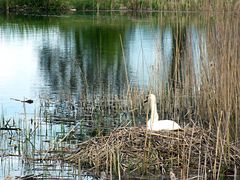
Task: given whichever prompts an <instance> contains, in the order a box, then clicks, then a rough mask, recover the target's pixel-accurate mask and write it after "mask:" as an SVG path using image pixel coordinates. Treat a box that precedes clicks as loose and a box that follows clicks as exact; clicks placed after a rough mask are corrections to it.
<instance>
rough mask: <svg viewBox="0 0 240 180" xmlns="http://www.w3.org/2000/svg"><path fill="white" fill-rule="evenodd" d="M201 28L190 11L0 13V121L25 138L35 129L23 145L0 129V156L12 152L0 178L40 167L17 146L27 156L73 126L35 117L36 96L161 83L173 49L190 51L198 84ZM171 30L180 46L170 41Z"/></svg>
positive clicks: (121, 90)
mask: <svg viewBox="0 0 240 180" xmlns="http://www.w3.org/2000/svg"><path fill="white" fill-rule="evenodd" d="M204 26H205V21H204V20H203V16H202V15H197V14H171V13H166V14H148V15H133V16H131V15H123V16H121V15H119V14H117V15H114V14H102V15H97V14H82V15H67V16H50V17H45V16H14V15H8V16H3V15H2V16H0V105H1V109H2V110H1V113H2V117H4V122H1V125H2V126H3V125H4V123H6V120H9V124H11V123H12V124H14V123H17V124H18V126H17V127H19V128H21V129H22V130H24V134H25V136H26V137H27V136H28V134H29V132H32V131H36V133H32V134H31V133H30V134H31V135H30V137H31V138H32V139H31V142H28V141H26V142H25V143H26V147H24V142H19V141H20V139H19V141H16V142H13V144H11V143H9V141H8V140H7V139H8V132H6V131H2V132H1V133H2V134H1V137H2V138H3V140H7V141H6V143H4V144H2V145H1V151H0V152H1V154H2V156H3V154H4V153H10V154H11V153H12V154H14V155H16V156H13V157H9V156H6V157H2V158H1V160H2V161H1V163H2V166H1V168H0V178H3V177H6V176H7V175H9V176H12V177H13V176H21V175H26V174H31V173H35V174H41V173H46V170H45V171H44V170H43V169H44V168H38V164H37V163H36V164H28V163H29V162H22V161H21V160H22V158H23V157H22V156H24V155H26V154H25V153H26V152H22V151H31V152H32V153H33V154H34V153H36V152H35V150H37V149H41V150H44V149H46V150H47V149H49V148H51V143H50V142H54V140H55V139H56V137H57V136H58V135H60V136H61V137H64V135H66V133H67V132H69V131H70V130H71V128H73V127H74V126H75V124H74V125H72V124H70V123H51V122H50V123H49V122H46V119H44V117H39V114H41V113H42V112H39V106H40V104H41V102H40V100H39V99H41V98H42V99H45V100H46V99H49V100H50V101H58V100H59V101H61V98H62V97H63V96H64V97H65V99H68V97H71V101H73V102H78V101H79V99H81V98H82V97H88V98H89V97H95V96H99V97H100V96H102V95H104V94H111V95H113V96H114V95H122V96H123V95H124V94H125V93H126V92H127V90H128V88H129V87H132V88H133V87H138V88H139V89H141V90H145V91H147V90H148V88H149V87H151V89H152V90H153V91H156V90H158V89H162V88H164V87H165V85H166V84H168V83H171V79H172V78H173V75H172V77H171V74H172V70H173V66H174V59H175V58H174V57H175V53H174V52H175V51H176V48H180V49H178V50H179V51H186V52H187V53H188V54H191V56H193V62H192V64H193V74H194V77H195V79H196V84H195V85H196V86H195V87H194V88H196V89H197V88H198V86H199V85H200V83H201V78H200V71H201V63H202V62H201V58H200V57H203V56H206V51H207V49H206V37H205V36H206V32H205V28H204ZM178 31H180V33H179V34H180V36H181V38H179V39H180V42H179V44H181V45H182V46H180V47H176V39H177V37H176V34H177V33H176V32H178ZM121 39H122V42H121ZM182 56H183V57H184V53H182ZM205 59H206V61H207V58H205ZM183 71H184V68H183ZM169 76H170V78H169ZM46 97H47V98H46ZM11 98H16V99H20V100H24V99H33V100H34V103H33V104H31V105H28V104H26V105H25V107H23V103H21V102H17V101H14V100H12V99H11ZM60 104H61V103H60ZM61 106H62V104H61ZM67 107H69V106H68V105H67ZM51 108H52V110H53V111H54V109H55V108H56V106H54V105H53V106H50V107H49V108H47V109H46V111H48V112H50V111H51ZM57 114H58V113H56V114H55V115H57ZM63 114H65V115H66V114H67V112H64V113H63ZM41 115H42V114H41ZM66 116H67V117H69V115H66ZM72 116H75V115H72ZM34 117H35V118H34ZM30 118H32V122H30V121H29V119H30ZM2 119H3V118H2ZM42 119H44V121H42ZM15 121H16V122H15ZM13 133H16V132H15V131H13ZM33 134H34V135H33ZM61 134H62V135H61ZM12 136H13V137H18V134H13V135H12ZM18 138H19V137H18ZM32 143H33V144H34V147H33V146H32V145H31V144H32ZM18 146H21V148H19V147H18ZM14 147H17V148H14ZM9 148H10V149H9ZM25 148H26V149H25ZM19 151H21V153H19ZM30 154H31V153H30ZM8 155H9V154H8ZM48 163H49V162H47V164H48ZM58 163H59V162H58ZM44 165H45V166H46V164H44ZM39 166H42V164H41V163H40V165H39ZM62 167H65V168H66V169H62ZM37 169H40V170H37ZM56 169H61V170H58V171H57V170H56ZM47 172H48V173H49V174H50V175H52V176H57V175H58V176H61V177H68V178H76V176H77V174H78V172H77V171H76V170H74V168H73V167H72V166H71V165H65V166H62V165H61V163H59V164H56V166H55V167H54V170H53V172H51V170H49V169H48V170H47ZM68 172H70V173H68ZM69 174H70V175H69Z"/></svg>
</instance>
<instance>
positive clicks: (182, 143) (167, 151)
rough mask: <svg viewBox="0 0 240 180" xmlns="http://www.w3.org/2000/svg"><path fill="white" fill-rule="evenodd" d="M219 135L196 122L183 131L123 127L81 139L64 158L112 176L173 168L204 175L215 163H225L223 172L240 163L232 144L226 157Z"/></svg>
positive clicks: (184, 174)
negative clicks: (106, 134)
mask: <svg viewBox="0 0 240 180" xmlns="http://www.w3.org/2000/svg"><path fill="white" fill-rule="evenodd" d="M217 139H218V137H216V136H215V135H214V134H213V133H212V132H208V131H205V130H203V129H202V128H199V127H195V126H194V127H192V128H187V127H186V128H184V129H183V131H160V132H149V131H146V128H142V127H122V128H118V129H116V130H114V131H113V132H111V133H110V134H109V135H108V136H102V137H95V138H92V139H90V140H88V141H85V142H82V143H79V144H78V148H77V149H76V151H75V152H73V154H72V155H70V156H68V157H66V158H65V161H67V162H71V163H75V164H76V165H77V166H79V168H81V169H84V170H86V171H88V172H91V173H94V174H100V172H102V171H104V172H106V173H107V174H110V175H111V176H112V175H117V176H123V175H143V174H144V175H152V174H155V175H160V174H164V172H166V171H167V172H169V170H170V168H171V169H173V170H177V172H182V174H181V178H183V177H185V178H186V177H188V173H190V172H195V173H197V174H198V175H199V176H202V174H204V172H205V173H209V172H210V171H211V170H212V169H213V167H214V166H216V167H220V166H222V167H225V169H222V172H224V171H228V170H232V167H235V166H238V167H239V165H240V151H239V150H238V149H237V148H236V147H235V146H234V145H230V151H231V153H229V157H228V158H224V157H223V154H224V153H225V151H226V149H225V148H224V146H223V148H218V147H217V141H218V140H217ZM222 143H224V142H222ZM216 151H217V152H219V153H216Z"/></svg>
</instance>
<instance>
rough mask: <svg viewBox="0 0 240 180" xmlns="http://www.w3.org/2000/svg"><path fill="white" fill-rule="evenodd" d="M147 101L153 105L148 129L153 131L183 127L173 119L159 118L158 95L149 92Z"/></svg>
mask: <svg viewBox="0 0 240 180" xmlns="http://www.w3.org/2000/svg"><path fill="white" fill-rule="evenodd" d="M147 101H149V102H150V106H151V117H150V119H149V120H148V122H147V129H148V130H151V131H161V130H178V129H181V127H180V126H179V125H178V124H177V123H176V122H174V121H172V120H158V113H157V104H156V96H155V95H154V94H149V96H148V99H147Z"/></svg>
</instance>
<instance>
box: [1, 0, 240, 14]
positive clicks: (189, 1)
mask: <svg viewBox="0 0 240 180" xmlns="http://www.w3.org/2000/svg"><path fill="white" fill-rule="evenodd" d="M239 4H240V3H239V0H229V1H225V0H212V1H209V0H196V1H193V0H130V1H129V0H39V1H28V0H1V1H0V8H1V9H2V10H3V9H5V10H6V11H9V10H10V11H31V12H39V11H40V12H41V11H45V12H46V11H47V12H61V11H63V10H69V9H77V10H96V11H99V10H133V11H225V10H228V11H229V10H236V9H237V10H239Z"/></svg>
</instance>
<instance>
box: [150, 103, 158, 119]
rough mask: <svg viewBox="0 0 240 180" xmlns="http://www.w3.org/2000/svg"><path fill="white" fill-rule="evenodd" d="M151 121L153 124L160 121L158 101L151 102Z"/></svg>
mask: <svg viewBox="0 0 240 180" xmlns="http://www.w3.org/2000/svg"><path fill="white" fill-rule="evenodd" d="M150 120H151V122H152V123H153V122H156V121H158V113H157V104H156V101H151V117H150Z"/></svg>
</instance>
